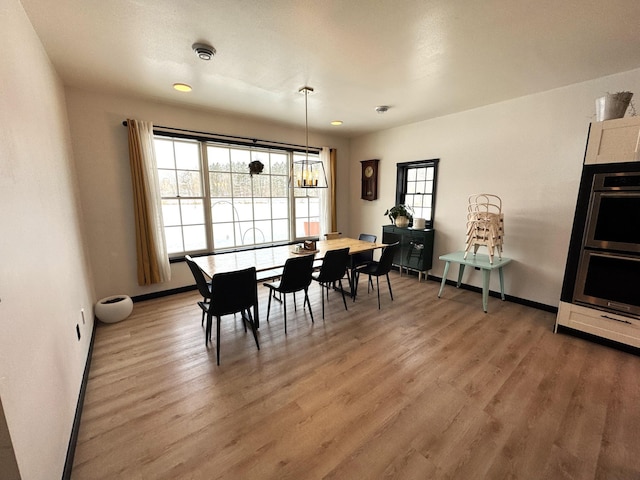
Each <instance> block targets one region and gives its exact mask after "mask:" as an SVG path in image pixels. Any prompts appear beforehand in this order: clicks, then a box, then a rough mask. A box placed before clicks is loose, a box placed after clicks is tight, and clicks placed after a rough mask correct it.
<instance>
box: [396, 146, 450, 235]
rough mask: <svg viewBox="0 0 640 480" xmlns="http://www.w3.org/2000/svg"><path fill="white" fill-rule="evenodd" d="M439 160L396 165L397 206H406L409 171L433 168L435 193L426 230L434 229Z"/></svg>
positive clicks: (432, 194)
mask: <svg viewBox="0 0 640 480" xmlns="http://www.w3.org/2000/svg"><path fill="white" fill-rule="evenodd" d="M439 162H440V159H439V158H433V159H429V160H414V161H411V162H400V163H398V164H396V205H400V204H405V203H406V197H407V180H408V176H409V170H411V169H413V168H424V167H427V168H429V167H431V168H433V191H432V192H431V218H430V219H426V222H425V228H433V224H434V219H435V214H436V191H437V187H438V163H439Z"/></svg>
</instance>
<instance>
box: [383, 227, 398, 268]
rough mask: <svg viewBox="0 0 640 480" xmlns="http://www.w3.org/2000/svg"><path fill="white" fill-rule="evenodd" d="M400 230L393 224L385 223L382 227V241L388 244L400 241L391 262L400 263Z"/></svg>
mask: <svg viewBox="0 0 640 480" xmlns="http://www.w3.org/2000/svg"><path fill="white" fill-rule="evenodd" d="M402 237H403V235H402V231H401V230H400V229H399V228H398V227H394V226H393V225H385V226H384V227H382V243H385V244H390V243H396V242H400V248H398V249H397V250H396V252H395V254H394V255H393V264H394V265H402Z"/></svg>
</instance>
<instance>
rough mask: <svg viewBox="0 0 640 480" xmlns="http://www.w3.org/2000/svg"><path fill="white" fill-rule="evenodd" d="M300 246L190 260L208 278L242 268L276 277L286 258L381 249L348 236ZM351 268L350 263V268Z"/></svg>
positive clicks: (286, 246) (227, 253) (232, 252)
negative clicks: (253, 268)
mask: <svg viewBox="0 0 640 480" xmlns="http://www.w3.org/2000/svg"><path fill="white" fill-rule="evenodd" d="M302 245H303V243H300V244H292V245H276V246H271V247H258V248H252V249H247V250H235V251H231V252H222V253H213V254H209V255H201V256H198V257H193V261H194V262H195V263H196V265H198V267H199V268H200V270H202V272H203V273H204V274H205V275H207V276H208V277H209V278H213V276H214V275H215V274H217V273H225V272H234V271H238V270H244V269H245V268H250V267H255V268H256V273H257V275H258V279H259V280H260V279H267V278H272V277H277V276H279V275H280V274H281V272H282V268H283V267H284V264H285V263H286V261H287V260H288V259H289V258H293V257H297V256H299V255H315V259H316V260H322V259H323V258H324V256H325V254H326V253H327V252H328V251H329V250H339V249H342V248H347V247H348V248H349V254H350V255H351V256H352V258H353V254H356V253H364V252H368V251H371V250H376V249H379V248H383V247H384V246H385V245H384V244H383V243H376V242H367V241H365V240H358V239H355V238H349V237H340V238H336V239H332V240H318V241H316V242H315V249H308V250H307V249H304V248H301V246H302ZM351 267H353V264H352V265H351ZM350 270H351V273H350V277H349V280H350V284H351V292H350V295H351V296H353V294H354V291H355V290H354V280H355V272H354V268H351V269H350ZM255 311H256V314H255V316H256V318H255V321H256V326H259V325H260V323H259V319H258V318H257V308H256V309H255Z"/></svg>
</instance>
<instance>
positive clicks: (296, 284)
mask: <svg viewBox="0 0 640 480" xmlns="http://www.w3.org/2000/svg"><path fill="white" fill-rule="evenodd" d="M314 259H315V255H314V254H310V255H301V256H299V257H292V258H289V259H287V261H286V262H285V264H284V270H283V271H282V277H281V279H280V287H279V288H278V290H279V291H281V292H283V293H291V292H298V291H300V290H304V289H305V288H307V287H308V286H309V285H310V284H311V274H312V273H313V261H314Z"/></svg>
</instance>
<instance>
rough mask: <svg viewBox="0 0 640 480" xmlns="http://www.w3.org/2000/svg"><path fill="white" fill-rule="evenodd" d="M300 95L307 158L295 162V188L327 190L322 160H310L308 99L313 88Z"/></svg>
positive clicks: (300, 91)
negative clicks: (302, 97) (302, 104)
mask: <svg viewBox="0 0 640 480" xmlns="http://www.w3.org/2000/svg"><path fill="white" fill-rule="evenodd" d="M298 93H303V94H304V131H305V156H304V160H296V161H295V162H293V182H292V186H293V187H295V188H327V187H328V184H327V175H326V174H325V171H324V165H323V164H322V160H315V159H311V160H310V159H309V108H308V103H307V99H308V97H309V94H311V93H313V88H311V87H307V86H305V87H302V88H300V89H299V90H298Z"/></svg>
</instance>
